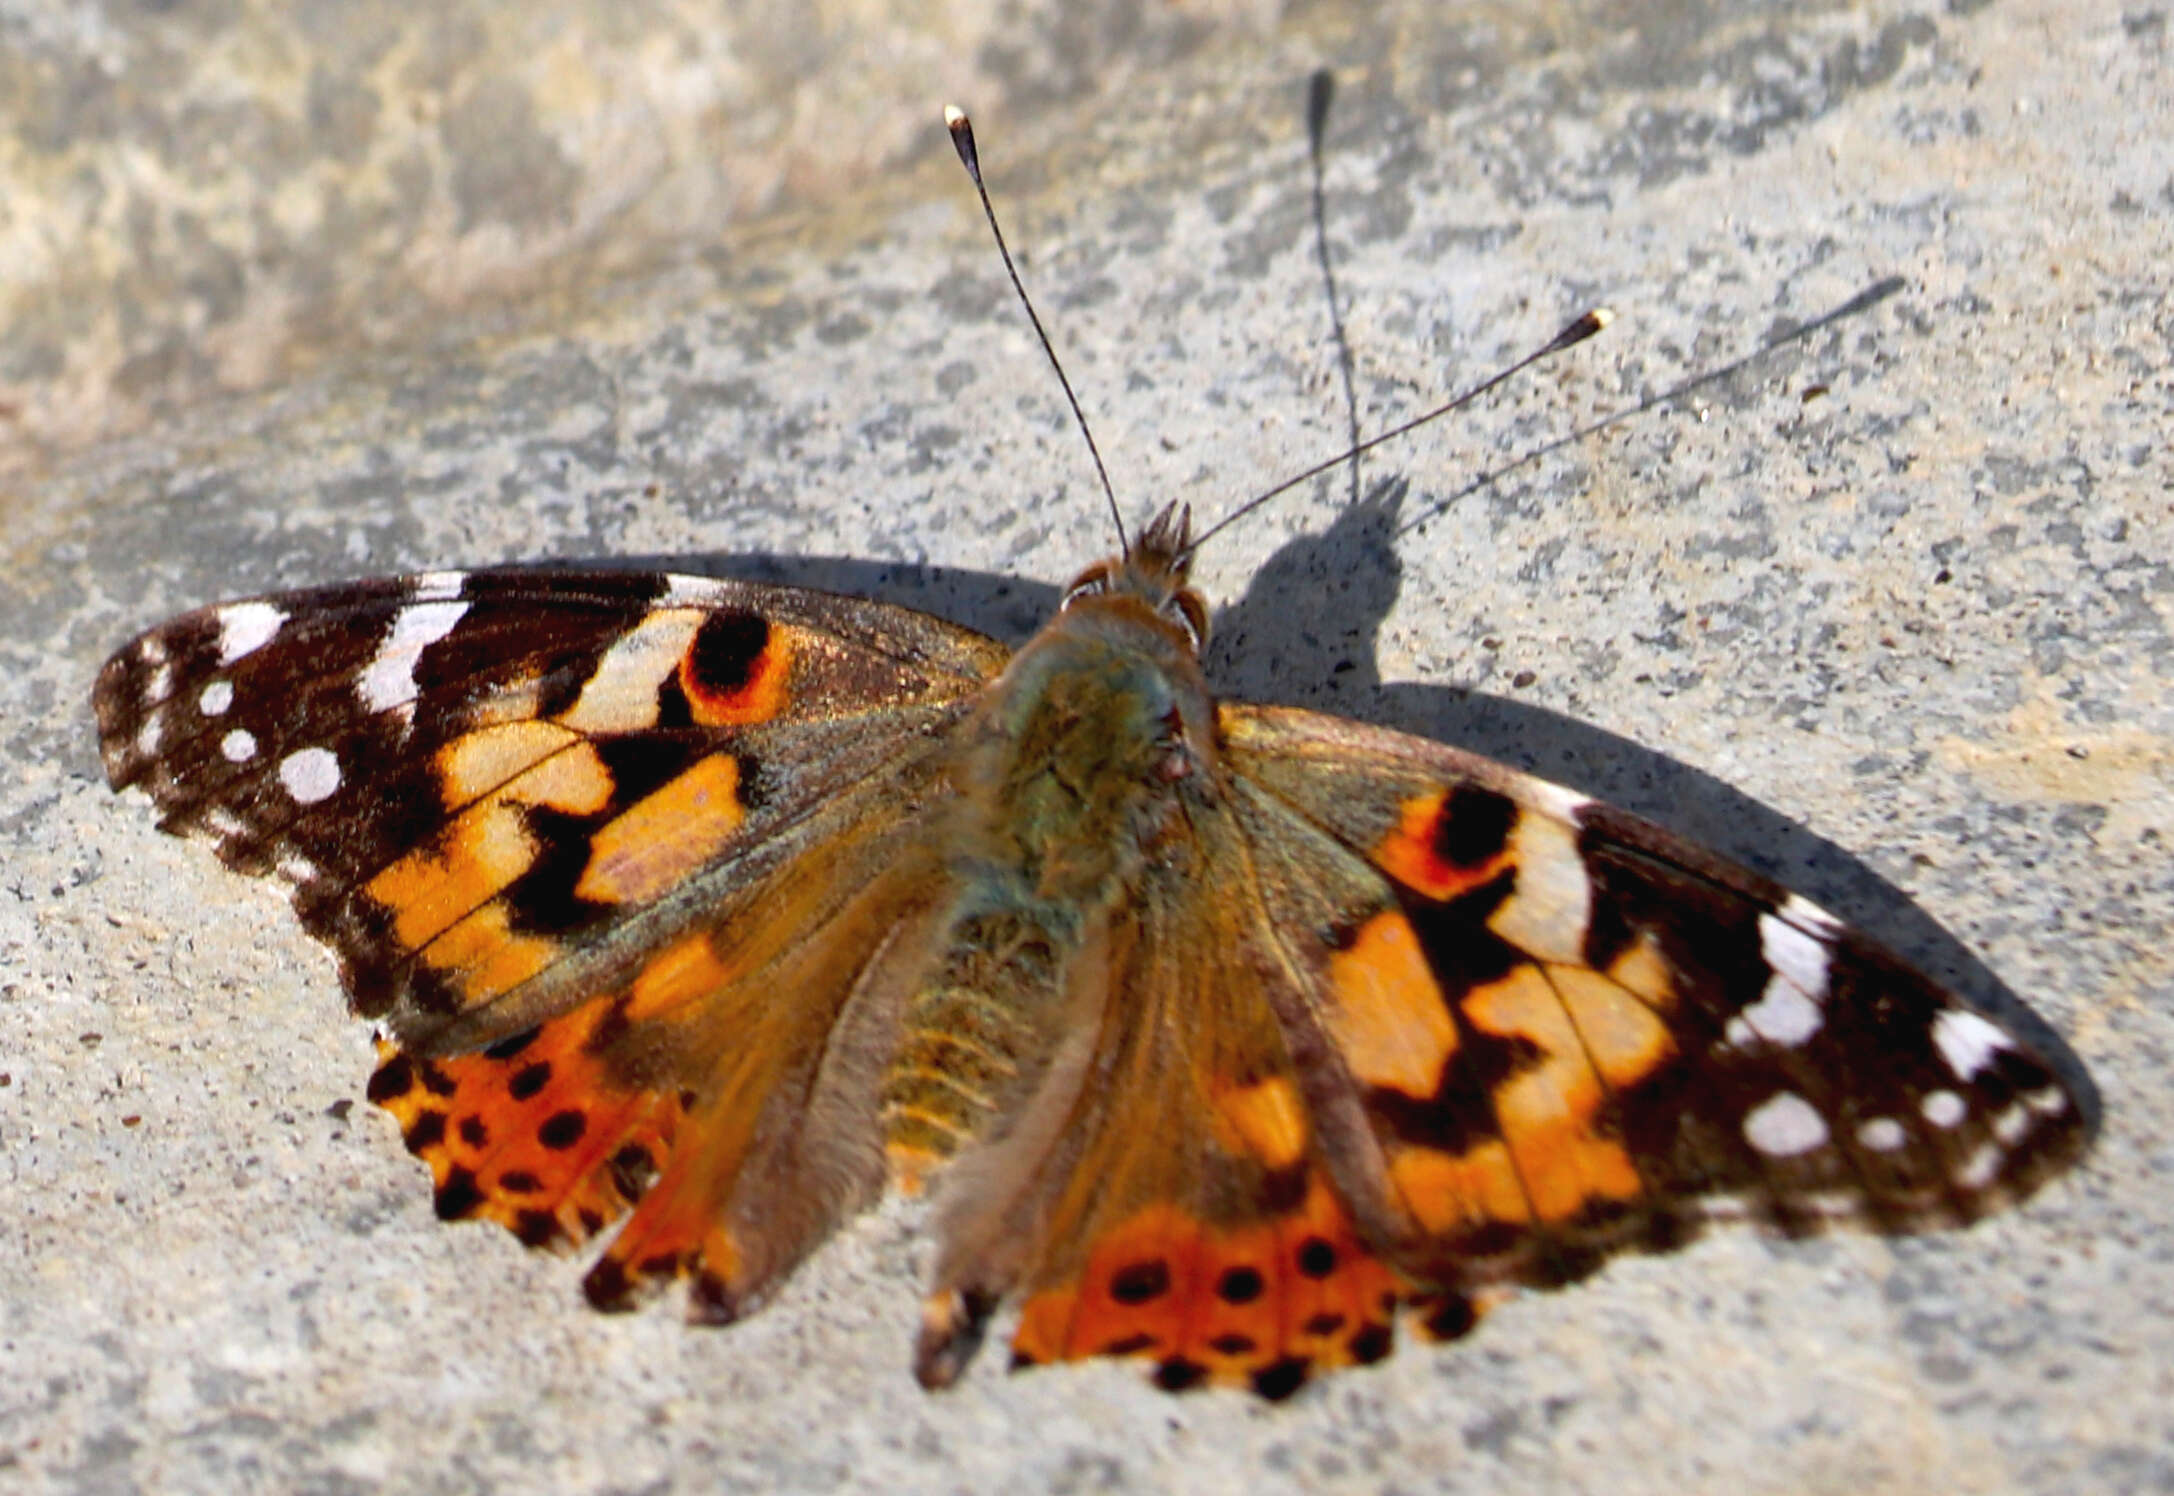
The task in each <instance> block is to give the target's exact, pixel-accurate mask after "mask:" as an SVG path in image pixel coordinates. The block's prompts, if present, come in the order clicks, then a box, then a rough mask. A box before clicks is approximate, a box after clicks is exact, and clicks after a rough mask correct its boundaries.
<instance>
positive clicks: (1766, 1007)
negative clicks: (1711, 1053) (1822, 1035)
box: [1724, 914, 1827, 1049]
mask: <svg viewBox="0 0 2174 1496" xmlns="http://www.w3.org/2000/svg"><path fill="white" fill-rule="evenodd" d="M1759 953H1760V955H1762V956H1763V957H1765V958H1766V964H1767V965H1768V966H1770V967H1772V968H1773V971H1774V975H1773V976H1771V977H1769V978H1768V979H1767V983H1766V991H1765V992H1764V993H1762V994H1760V997H1759V1000H1758V1001H1757V1002H1755V1003H1753V1004H1752V1005H1751V1006H1750V1007H1748V1008H1746V1009H1744V1011H1743V1012H1741V1013H1739V1014H1737V1015H1736V1016H1735V1017H1734V1018H1732V1019H1730V1020H1729V1025H1728V1028H1727V1030H1726V1031H1725V1034H1724V1037H1726V1038H1727V1039H1728V1041H1729V1042H1730V1043H1731V1044H1734V1045H1736V1046H1738V1047H1739V1048H1741V1047H1742V1046H1743V1045H1744V1044H1745V1043H1746V1042H1747V1041H1748V1040H1750V1039H1752V1038H1753V1037H1754V1036H1756V1037H1758V1038H1761V1039H1764V1040H1766V1042H1767V1043H1769V1044H1778V1045H1780V1046H1781V1047H1782V1048H1784V1049H1794V1048H1795V1047H1796V1046H1797V1045H1799V1044H1802V1043H1803V1042H1804V1041H1805V1040H1807V1039H1809V1038H1811V1037H1812V1035H1814V1034H1816V1033H1818V1032H1819V1026H1820V1024H1821V1023H1822V1022H1824V1019H1823V1017H1822V1015H1821V1013H1820V1003H1821V1001H1822V1000H1823V999H1824V998H1825V997H1826V995H1827V947H1826V946H1825V944H1824V943H1822V942H1820V941H1818V940H1815V939H1813V938H1812V937H1811V936H1809V935H1807V934H1805V933H1804V932H1803V931H1802V930H1800V929H1798V928H1797V927H1796V926H1795V925H1792V924H1790V923H1789V922H1788V921H1786V920H1784V919H1781V918H1779V917H1778V916H1776V915H1772V914H1762V915H1760V916H1759Z"/></svg>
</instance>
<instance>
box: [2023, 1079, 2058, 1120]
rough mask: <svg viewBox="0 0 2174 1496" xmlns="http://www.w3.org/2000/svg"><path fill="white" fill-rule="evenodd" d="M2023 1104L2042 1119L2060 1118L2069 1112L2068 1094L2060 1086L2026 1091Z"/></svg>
mask: <svg viewBox="0 0 2174 1496" xmlns="http://www.w3.org/2000/svg"><path fill="white" fill-rule="evenodd" d="M2023 1104H2024V1105H2025V1106H2027V1107H2029V1108H2030V1109H2031V1110H2032V1111H2034V1112H2036V1113H2038V1115H2039V1116H2041V1117H2058V1116H2060V1115H2061V1113H2063V1112H2065V1111H2067V1110H2068V1093H2067V1092H2066V1091H2063V1090H2062V1089H2061V1088H2060V1087H2059V1086H2044V1087H2041V1088H2040V1089H2038V1090H2036V1091H2025V1092H2024V1093H2023Z"/></svg>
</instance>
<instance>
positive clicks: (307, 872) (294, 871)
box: [278, 851, 321, 883]
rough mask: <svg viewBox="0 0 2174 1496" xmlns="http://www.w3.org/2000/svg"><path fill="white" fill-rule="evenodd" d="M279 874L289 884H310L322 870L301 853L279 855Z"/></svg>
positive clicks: (290, 852)
mask: <svg viewBox="0 0 2174 1496" xmlns="http://www.w3.org/2000/svg"><path fill="white" fill-rule="evenodd" d="M278 866H279V873H280V876H281V877H283V878H285V879H286V880H287V881H288V882H289V883H308V882H310V881H311V880H313V879H314V878H316V877H317V875H318V873H319V872H320V871H321V869H320V868H319V867H318V866H317V864H316V863H314V862H312V861H310V860H309V859H308V858H307V857H304V856H303V855H302V854H301V853H300V852H292V851H289V852H282V853H280V854H279V863H278Z"/></svg>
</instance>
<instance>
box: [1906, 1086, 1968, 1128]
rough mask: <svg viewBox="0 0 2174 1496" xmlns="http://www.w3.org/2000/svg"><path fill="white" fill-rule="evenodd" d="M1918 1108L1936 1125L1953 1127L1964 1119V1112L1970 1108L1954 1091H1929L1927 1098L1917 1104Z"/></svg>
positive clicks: (1927, 1119)
mask: <svg viewBox="0 0 2174 1496" xmlns="http://www.w3.org/2000/svg"><path fill="white" fill-rule="evenodd" d="M1917 1109H1918V1110H1919V1111H1921V1112H1923V1113H1924V1114H1925V1120H1926V1121H1927V1122H1930V1123H1931V1124H1932V1125H1933V1126H1935V1127H1953V1126H1954V1125H1955V1124H1956V1123H1958V1122H1960V1121H1962V1120H1963V1113H1964V1112H1966V1111H1968V1110H1969V1108H1968V1107H1966V1106H1964V1105H1963V1098H1962V1097H1960V1096H1958V1095H1956V1094H1955V1093H1954V1092H1953V1091H1927V1092H1926V1093H1925V1099H1924V1100H1923V1101H1920V1102H1919V1103H1918V1104H1917Z"/></svg>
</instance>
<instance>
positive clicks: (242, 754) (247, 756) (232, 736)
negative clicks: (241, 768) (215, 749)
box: [219, 727, 257, 764]
mask: <svg viewBox="0 0 2174 1496" xmlns="http://www.w3.org/2000/svg"><path fill="white" fill-rule="evenodd" d="M219 752H220V753H221V754H222V755H224V756H225V758H226V761H227V762H228V763H230V764H246V763H248V762H249V760H251V759H253V758H255V757H256V756H257V735H256V734H255V733H253V732H251V731H249V730H248V729H247V728H243V727H237V728H235V729H234V730H233V731H232V732H230V733H228V734H227V735H226V736H225V737H223V738H221V739H220V740H219Z"/></svg>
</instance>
